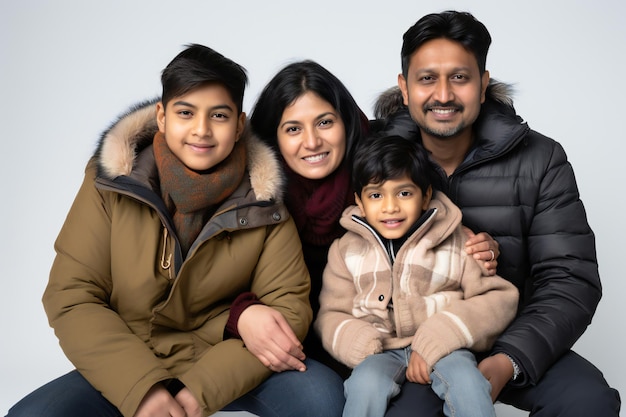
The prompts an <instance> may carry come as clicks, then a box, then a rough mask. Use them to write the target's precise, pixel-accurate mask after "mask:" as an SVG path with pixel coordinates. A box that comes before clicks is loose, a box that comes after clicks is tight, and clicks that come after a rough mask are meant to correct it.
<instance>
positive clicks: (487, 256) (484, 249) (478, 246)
mask: <svg viewBox="0 0 626 417" xmlns="http://www.w3.org/2000/svg"><path fill="white" fill-rule="evenodd" d="M463 231H464V232H465V234H466V235H467V242H465V251H466V252H467V254H468V255H472V256H473V257H474V259H476V260H477V261H481V260H482V261H485V263H484V267H485V269H486V270H487V272H488V273H489V275H495V274H496V267H497V266H498V260H497V259H498V256H500V244H499V243H498V242H497V241H496V240H495V239H494V238H492V237H491V236H490V235H489V234H488V233H486V232H480V233H478V234H474V232H472V231H471V230H470V229H468V228H467V227H465V226H463Z"/></svg>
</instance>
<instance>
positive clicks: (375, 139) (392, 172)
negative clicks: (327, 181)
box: [352, 135, 434, 198]
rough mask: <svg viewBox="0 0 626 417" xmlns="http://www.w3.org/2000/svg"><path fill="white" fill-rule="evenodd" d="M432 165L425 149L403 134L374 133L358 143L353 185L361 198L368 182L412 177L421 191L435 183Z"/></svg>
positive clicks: (353, 167) (353, 169) (423, 191)
mask: <svg viewBox="0 0 626 417" xmlns="http://www.w3.org/2000/svg"><path fill="white" fill-rule="evenodd" d="M433 169H434V167H433V165H432V163H431V162H430V159H429V158H428V153H427V151H426V149H425V148H424V147H423V146H422V145H420V144H419V143H418V142H417V141H415V140H411V139H406V138H404V137H402V136H396V135H393V136H386V135H374V136H370V137H368V138H367V139H365V140H362V141H360V142H359V144H358V145H357V147H356V151H355V153H354V161H353V165H352V184H353V186H354V191H355V192H356V193H357V195H358V196H359V198H361V192H362V191H363V188H364V187H365V186H367V185H368V184H380V183H383V182H385V181H387V180H392V179H397V178H401V177H403V176H405V175H407V176H408V177H410V178H411V181H413V183H415V184H416V185H417V186H418V187H419V188H420V189H421V190H422V193H426V191H427V190H428V187H430V186H432V182H433Z"/></svg>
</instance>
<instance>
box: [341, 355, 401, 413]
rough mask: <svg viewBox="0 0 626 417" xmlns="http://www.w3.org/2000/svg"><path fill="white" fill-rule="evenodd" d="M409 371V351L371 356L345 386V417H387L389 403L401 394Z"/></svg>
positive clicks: (360, 365) (354, 371)
mask: <svg viewBox="0 0 626 417" xmlns="http://www.w3.org/2000/svg"><path fill="white" fill-rule="evenodd" d="M409 349H410V348H409ZM406 367H407V353H406V349H395V350H388V351H385V352H383V353H378V354H376V355H371V356H368V357H367V358H366V359H365V360H364V361H363V362H361V363H360V364H359V365H358V366H357V367H356V368H354V370H353V371H352V374H351V375H350V378H348V379H347V380H346V381H345V382H344V393H345V395H346V405H345V407H344V409H343V417H375V416H379V417H382V416H384V415H385V411H386V410H387V404H388V403H389V400H390V399H391V398H393V397H395V396H396V395H398V393H399V392H400V387H401V385H402V383H403V382H404V379H405V375H406Z"/></svg>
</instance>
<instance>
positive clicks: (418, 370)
mask: <svg viewBox="0 0 626 417" xmlns="http://www.w3.org/2000/svg"><path fill="white" fill-rule="evenodd" d="M406 379H408V380H409V381H411V382H415V383H417V384H430V367H429V366H428V364H427V363H426V361H425V360H424V359H423V358H422V357H421V355H420V354H419V353H417V352H416V351H412V352H411V359H409V366H408V368H406Z"/></svg>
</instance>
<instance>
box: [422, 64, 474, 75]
mask: <svg viewBox="0 0 626 417" xmlns="http://www.w3.org/2000/svg"><path fill="white" fill-rule="evenodd" d="M471 71H472V68H471V67H468V66H466V65H463V66H460V67H454V68H451V69H450V70H449V71H446V73H447V74H456V73H459V72H471ZM440 72H441V71H439V69H435V68H430V67H427V68H418V69H416V70H415V71H414V74H418V75H420V74H433V73H436V74H438V73H440Z"/></svg>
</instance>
